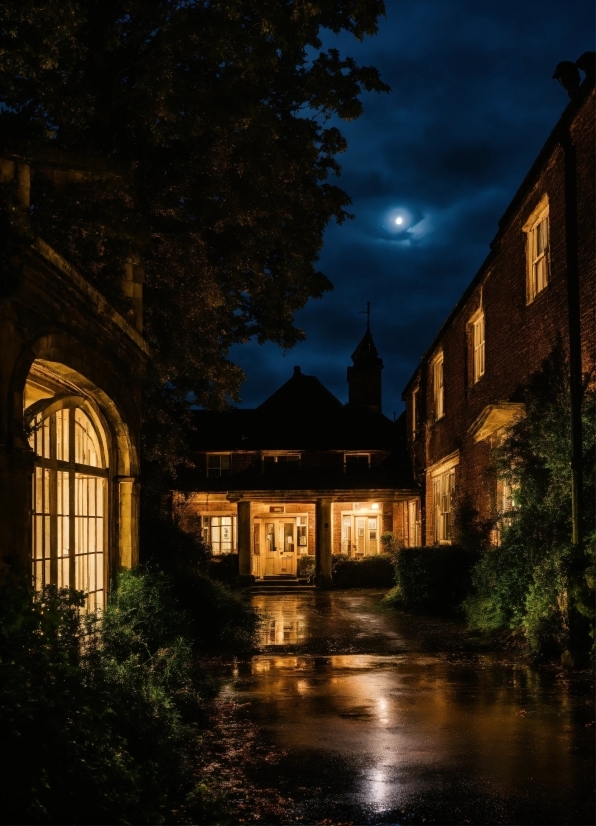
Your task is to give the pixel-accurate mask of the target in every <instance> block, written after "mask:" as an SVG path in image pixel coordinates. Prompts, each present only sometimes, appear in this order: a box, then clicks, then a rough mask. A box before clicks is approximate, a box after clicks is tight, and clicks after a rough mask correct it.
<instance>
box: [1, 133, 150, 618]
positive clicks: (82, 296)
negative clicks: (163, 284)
mask: <svg viewBox="0 0 596 826" xmlns="http://www.w3.org/2000/svg"><path fill="white" fill-rule="evenodd" d="M115 174H117V173H114V171H113V170H111V169H110V168H108V166H107V165H106V164H104V163H103V162H102V161H100V160H98V159H95V160H92V159H85V158H81V157H77V156H75V155H70V154H68V153H64V152H60V151H50V150H47V149H40V150H38V151H36V152H33V151H31V150H30V149H29V150H28V151H27V153H26V154H23V153H20V152H5V153H3V157H0V183H1V184H2V185H3V187H4V189H5V191H6V192H8V193H9V197H12V198H14V200H15V204H16V206H15V209H16V210H18V211H21V213H22V215H21V218H22V226H23V227H24V228H25V235H24V236H23V237H22V238H21V239H20V242H19V243H18V245H17V246H18V249H17V248H15V250H14V251H12V252H10V255H9V256H8V257H9V260H8V262H6V261H5V264H6V263H7V266H6V268H5V269H4V270H3V273H2V276H3V278H2V283H0V548H1V552H2V562H3V566H0V581H1V579H2V578H3V577H2V575H6V573H7V571H8V570H11V569H12V570H20V571H23V570H25V571H27V572H32V574H33V581H34V584H35V587H36V588H40V587H42V586H44V585H46V584H55V585H57V586H59V587H68V586H71V587H75V588H78V589H81V590H84V591H86V592H87V593H88V606H89V608H91V609H93V608H95V607H96V606H101V605H102V604H103V602H104V599H105V593H106V590H107V588H108V585H109V580H110V577H111V576H112V575H113V573H115V572H116V571H117V570H118V569H119V568H120V567H130V566H132V565H134V564H135V563H136V562H137V561H138V516H137V514H138V506H137V501H138V494H139V483H138V480H139V449H140V425H141V412H140V407H141V405H140V402H141V379H142V375H143V371H144V366H145V362H146V359H147V355H148V352H147V345H146V344H145V342H144V340H143V338H142V332H141V331H142V293H141V290H142V287H141V283H140V281H141V276H140V271H139V267H138V266H136V265H135V264H134V262H130V261H129V262H125V261H123V262H122V279H123V291H124V293H125V295H127V296H128V297H129V299H130V312H129V315H128V317H127V318H125V317H124V316H123V315H121V314H120V313H119V312H118V311H117V310H116V309H115V308H114V307H113V306H112V305H111V304H110V303H109V302H108V301H107V300H106V298H105V297H104V296H103V295H101V294H100V293H99V292H98V291H97V290H96V289H95V288H94V287H93V286H92V285H91V284H90V283H89V282H88V281H86V280H85V279H84V278H83V277H82V276H81V275H80V273H78V272H77V271H76V270H75V269H74V268H73V267H72V266H71V264H70V263H69V262H68V261H66V260H65V259H64V258H63V257H62V256H61V255H59V254H58V252H56V250H54V249H52V247H50V246H49V245H48V244H47V243H46V242H45V241H44V239H42V238H39V237H34V236H33V235H32V233H31V230H30V226H29V227H28V214H29V208H30V188H31V181H32V178H34V176H40V177H41V178H42V179H44V178H45V179H49V180H51V181H53V182H54V183H55V184H56V185H62V184H67V183H69V182H77V181H81V180H86V179H88V178H89V177H91V178H92V179H93V180H99V181H103V180H106V181H107V180H108V179H109V178H110V177H111V176H113V175H115ZM3 244H6V239H3ZM6 249H8V248H7V247H6V246H5V247H4V251H5V250H6Z"/></svg>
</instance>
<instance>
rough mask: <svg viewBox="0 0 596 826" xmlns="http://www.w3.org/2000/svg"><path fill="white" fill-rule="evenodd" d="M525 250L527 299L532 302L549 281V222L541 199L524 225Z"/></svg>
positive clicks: (546, 207) (544, 201) (544, 203)
mask: <svg viewBox="0 0 596 826" xmlns="http://www.w3.org/2000/svg"><path fill="white" fill-rule="evenodd" d="M524 230H525V232H526V238H527V241H526V249H527V259H528V260H527V271H528V277H527V298H528V303H531V302H532V301H534V299H535V298H536V296H537V295H538V293H540V292H542V290H544V288H545V287H546V285H547V284H548V280H549V236H550V230H549V220H548V200H547V199H546V198H543V200H542V201H541V202H540V204H539V206H538V208H537V209H536V210H535V211H534V213H533V214H532V216H531V217H530V220H529V221H528V223H527V224H526V225H525V227H524Z"/></svg>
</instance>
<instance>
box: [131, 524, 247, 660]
mask: <svg viewBox="0 0 596 826" xmlns="http://www.w3.org/2000/svg"><path fill="white" fill-rule="evenodd" d="M141 542H142V547H143V554H144V556H145V559H146V560H147V561H148V562H149V563H150V564H151V565H154V566H156V568H157V569H158V570H160V571H162V572H164V575H166V576H167V578H168V582H169V583H170V584H171V588H172V593H173V595H174V596H175V598H176V600H177V601H178V604H179V605H180V607H181V608H182V609H183V610H184V612H185V615H186V616H187V618H188V622H189V630H188V633H189V635H190V636H191V637H192V640H193V644H194V647H195V649H196V650H197V652H209V653H214V654H219V655H221V654H225V653H226V652H239V651H243V650H248V649H250V648H251V647H252V645H253V644H254V635H255V633H256V629H257V625H258V615H257V614H256V612H255V611H254V610H253V609H252V608H251V607H250V605H248V603H246V602H243V601H242V599H241V598H240V597H239V596H237V595H236V594H234V593H232V592H231V591H230V590H229V589H228V588H227V587H226V586H225V585H224V584H222V583H221V582H217V581H215V580H213V579H211V578H210V577H209V576H208V575H207V573H208V571H209V570H210V566H209V556H210V555H209V551H208V548H207V547H206V546H205V545H204V544H203V543H202V541H201V540H200V539H199V538H198V537H197V536H195V535H193V534H191V533H186V532H185V531H183V530H182V529H181V528H180V527H179V526H178V525H177V524H176V523H175V522H174V521H173V520H172V519H171V518H168V516H167V515H166V514H161V515H159V514H158V515H154V516H153V518H151V517H150V516H149V515H147V514H146V516H145V519H144V520H143V523H142V529H141Z"/></svg>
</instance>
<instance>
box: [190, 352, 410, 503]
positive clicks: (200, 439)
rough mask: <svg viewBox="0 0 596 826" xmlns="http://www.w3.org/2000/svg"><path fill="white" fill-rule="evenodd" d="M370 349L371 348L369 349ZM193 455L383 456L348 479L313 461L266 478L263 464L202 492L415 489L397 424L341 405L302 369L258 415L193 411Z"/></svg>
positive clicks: (205, 483) (210, 483)
mask: <svg viewBox="0 0 596 826" xmlns="http://www.w3.org/2000/svg"><path fill="white" fill-rule="evenodd" d="M373 346H374V345H373ZM193 416H194V423H195V432H194V435H193V437H192V444H191V448H192V450H193V452H194V453H208V452H214V453H225V452H236V451H240V452H246V453H255V454H259V453H261V452H263V451H287V452H292V451H297V452H298V451H300V452H304V453H309V452H312V453H338V452H340V453H341V452H343V451H352V452H363V453H364V452H373V453H374V452H375V451H378V452H380V453H382V454H383V458H382V460H381V461H380V462H378V463H377V464H375V463H374V462H373V463H372V466H371V467H370V468H364V469H362V470H359V469H356V471H355V472H351V473H349V474H346V473H344V472H343V462H340V463H339V464H338V463H337V462H330V463H329V467H325V466H324V465H325V462H324V461H323V462H320V461H319V460H317V463H316V466H313V467H309V466H308V462H306V461H305V462H304V463H301V464H300V466H287V465H286V466H281V465H280V467H279V468H278V469H276V472H275V474H274V476H271V475H269V474H263V473H262V469H261V464H260V459H258V458H256V457H255V458H253V459H251V460H250V464H249V466H248V467H247V468H246V469H245V470H241V471H239V472H238V473H234V474H233V475H232V476H224V477H220V478H217V477H215V478H209V479H203V480H202V482H201V489H206V487H208V489H209V490H212V491H219V490H221V491H229V490H241V489H251V490H260V489H263V490H270V489H271V488H272V486H273V487H275V488H276V489H279V490H295V489H299V490H313V489H316V490H321V489H335V490H342V489H346V490H348V489H353V488H361V489H369V488H375V489H390V490H395V489H407V490H412V489H414V488H415V483H414V480H413V477H412V472H411V467H410V461H409V458H408V455H407V450H406V444H405V439H404V437H403V427H402V424H403V423H402V422H401V421H399V422H398V423H396V422H392V421H391V420H390V419H388V418H387V417H386V416H384V415H383V414H382V413H377V412H375V411H373V410H371V409H368V408H359V407H352V406H350V405H349V404H347V405H344V404H342V403H341V402H340V401H339V400H338V399H337V398H336V397H335V396H334V395H333V394H332V393H330V392H329V391H328V390H327V389H326V388H325V387H324V386H323V385H322V384H321V382H320V381H319V380H318V379H317V378H316V377H314V376H306V375H304V374H303V373H302V371H301V370H300V368H295V369H294V374H293V375H292V377H291V378H290V379H289V380H288V381H287V382H285V384H283V385H282V386H281V387H280V388H279V389H278V390H276V391H275V393H273V394H272V395H271V396H270V397H269V398H268V399H266V400H265V401H264V402H263V403H262V404H261V405H260V406H259V407H257V408H255V409H249V410H246V409H245V410H242V409H236V408H233V409H230V410H225V411H212V410H195V411H194V412H193ZM179 484H180V487H181V488H187V489H195V488H196V471H193V469H191V468H188V469H181V471H180V478H179Z"/></svg>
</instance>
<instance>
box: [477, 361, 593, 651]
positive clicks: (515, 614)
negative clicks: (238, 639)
mask: <svg viewBox="0 0 596 826" xmlns="http://www.w3.org/2000/svg"><path fill="white" fill-rule="evenodd" d="M568 374H569V369H568V365H567V364H566V361H565V357H564V354H563V350H562V348H561V347H560V345H558V346H557V347H556V348H555V349H554V350H553V352H552V353H551V355H550V357H549V358H548V359H546V360H545V361H544V363H543V365H542V368H541V370H540V371H539V372H537V373H536V374H535V375H534V376H533V377H532V378H531V380H530V382H529V384H528V386H527V387H526V388H525V389H524V401H525V405H526V415H525V416H524V417H523V418H521V419H520V420H518V421H517V422H516V423H514V425H513V426H512V427H511V428H510V429H509V431H508V434H507V438H506V439H505V440H504V442H503V443H502V444H501V445H500V446H499V447H498V448H497V449H496V450H495V454H494V456H495V466H496V471H497V474H498V475H499V477H500V478H501V479H503V481H504V482H506V483H508V484H509V486H510V487H511V489H512V492H513V499H514V502H513V507H512V508H511V509H510V510H509V512H507V513H503V514H500V523H501V524H500V535H501V537H500V538H501V541H500V545H499V546H498V547H493V548H487V549H485V550H484V552H483V554H482V557H481V559H480V561H479V563H478V565H477V567H476V570H475V571H474V575H473V580H474V586H475V593H474V594H473V595H472V596H470V597H469V598H468V599H467V600H466V604H465V610H466V613H467V616H468V621H469V623H470V625H472V626H473V627H476V628H478V629H480V630H482V631H496V630H499V629H510V630H513V631H516V632H519V633H520V634H521V633H523V634H524V636H525V639H526V642H527V646H528V650H529V652H530V654H531V655H532V656H533V657H536V658H553V657H557V656H559V655H560V654H561V653H562V652H564V651H565V650H566V649H567V648H569V649H572V650H573V651H574V653H578V652H579V653H581V652H582V651H586V650H587V649H588V648H589V647H590V636H591V637H592V646H593V641H594V589H593V578H592V577H591V575H590V571H592V570H593V567H592V566H593V553H592V551H591V550H590V544H591V543H590V542H589V541H588V542H584V543H583V544H581V545H577V546H576V547H572V546H571V425H570V421H571V415H570V401H569V399H570V394H569V386H568ZM593 411H594V394H593V392H586V393H585V397H584V401H583V409H582V422H583V434H582V438H583V468H582V470H583V505H584V506H583V526H582V527H583V533H584V535H585V534H589V532H590V531H593V526H594V520H595V513H594V504H595V501H596V499H595V494H594V490H595V478H594V474H595V467H594V456H595V451H594V445H595V432H594V430H595V422H594V415H593Z"/></svg>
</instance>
